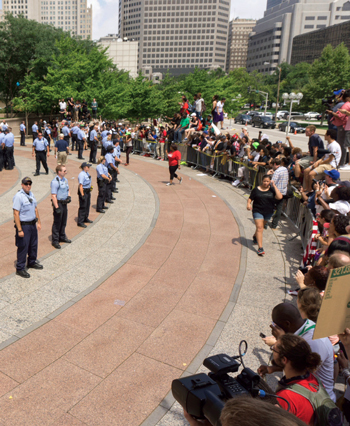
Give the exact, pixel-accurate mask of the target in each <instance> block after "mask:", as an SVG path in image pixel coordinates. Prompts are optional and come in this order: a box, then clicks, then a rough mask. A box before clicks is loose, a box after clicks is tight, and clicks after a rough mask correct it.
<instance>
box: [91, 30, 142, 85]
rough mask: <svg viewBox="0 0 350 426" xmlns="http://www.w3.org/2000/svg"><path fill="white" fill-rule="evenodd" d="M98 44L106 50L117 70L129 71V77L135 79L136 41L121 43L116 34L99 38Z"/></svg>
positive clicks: (136, 63)
mask: <svg viewBox="0 0 350 426" xmlns="http://www.w3.org/2000/svg"><path fill="white" fill-rule="evenodd" d="M98 43H99V44H100V45H101V46H102V47H103V48H104V49H105V48H106V47H107V48H108V50H107V52H106V53H107V55H108V56H109V58H110V59H112V61H113V63H114V64H115V65H116V66H117V68H118V69H119V70H124V71H129V73H130V76H131V77H137V72H138V55H139V42H138V41H123V39H121V38H118V36H117V35H116V34H108V36H106V37H101V38H100V40H99V41H98Z"/></svg>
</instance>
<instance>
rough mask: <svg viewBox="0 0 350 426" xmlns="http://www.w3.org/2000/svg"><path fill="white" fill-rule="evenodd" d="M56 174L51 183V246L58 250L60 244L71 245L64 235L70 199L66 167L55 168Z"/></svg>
mask: <svg viewBox="0 0 350 426" xmlns="http://www.w3.org/2000/svg"><path fill="white" fill-rule="evenodd" d="M56 173H57V176H55V177H54V179H53V180H52V182H51V202H52V207H53V224H52V246H53V247H55V248H56V249H60V248H61V245H60V243H68V244H69V243H71V240H69V239H68V238H67V235H66V225H67V217H68V208H67V204H69V203H70V202H71V201H72V198H71V195H70V189H69V185H68V179H67V178H66V177H65V175H66V173H67V169H66V166H63V165H59V166H57V167H56Z"/></svg>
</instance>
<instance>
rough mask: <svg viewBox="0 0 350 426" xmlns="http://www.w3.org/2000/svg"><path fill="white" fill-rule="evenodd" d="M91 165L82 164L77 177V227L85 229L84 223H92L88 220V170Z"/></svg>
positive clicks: (89, 177)
mask: <svg viewBox="0 0 350 426" xmlns="http://www.w3.org/2000/svg"><path fill="white" fill-rule="evenodd" d="M90 167H91V164H89V163H85V162H84V163H82V164H81V166H80V168H81V170H82V171H81V172H80V173H79V176H78V182H79V187H78V196H79V210H78V226H80V227H81V228H86V225H85V223H92V220H90V219H89V213H90V199H91V175H90V174H89V169H90Z"/></svg>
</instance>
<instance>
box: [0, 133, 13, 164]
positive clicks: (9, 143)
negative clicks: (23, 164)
mask: <svg viewBox="0 0 350 426" xmlns="http://www.w3.org/2000/svg"><path fill="white" fill-rule="evenodd" d="M14 144H15V137H14V135H13V133H12V128H11V127H8V128H7V129H6V130H5V138H4V141H3V145H4V150H5V159H4V162H5V168H6V169H7V170H13V168H14V166H15V159H14V157H13V145H14Z"/></svg>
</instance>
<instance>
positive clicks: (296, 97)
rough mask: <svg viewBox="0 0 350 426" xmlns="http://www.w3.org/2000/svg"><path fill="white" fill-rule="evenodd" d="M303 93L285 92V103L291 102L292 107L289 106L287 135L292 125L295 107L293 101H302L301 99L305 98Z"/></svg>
mask: <svg viewBox="0 0 350 426" xmlns="http://www.w3.org/2000/svg"><path fill="white" fill-rule="evenodd" d="M303 96H304V95H303V94H302V93H301V92H299V93H294V92H292V93H289V94H288V93H283V95H282V98H283V100H284V105H286V103H287V102H290V108H289V115H288V125H287V126H286V137H287V136H288V133H289V126H290V119H291V115H292V109H293V103H298V105H299V103H300V101H301V100H302V99H303Z"/></svg>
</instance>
